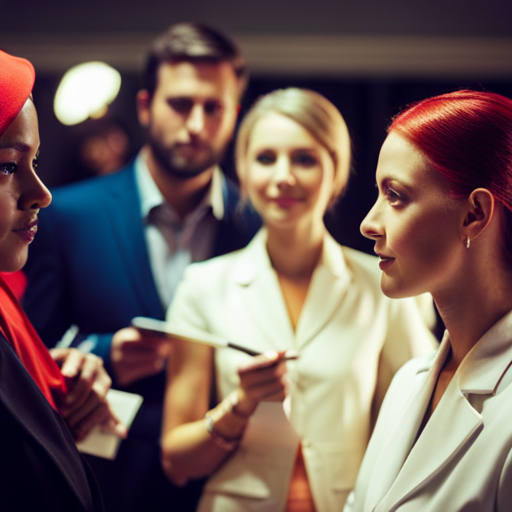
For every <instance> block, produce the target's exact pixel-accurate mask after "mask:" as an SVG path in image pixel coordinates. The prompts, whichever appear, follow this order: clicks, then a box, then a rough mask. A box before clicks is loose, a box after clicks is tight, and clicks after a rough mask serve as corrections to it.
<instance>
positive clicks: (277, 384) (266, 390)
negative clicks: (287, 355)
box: [238, 352, 288, 402]
mask: <svg viewBox="0 0 512 512" xmlns="http://www.w3.org/2000/svg"><path fill="white" fill-rule="evenodd" d="M283 357H284V353H278V352H268V353H266V354H263V355H260V356H256V357H254V358H253V359H252V360H251V361H250V362H248V363H247V364H244V365H242V366H241V367H240V368H239V369H238V375H239V377H240V387H241V388H242V392H243V395H244V398H245V399H246V401H252V402H261V401H282V400H284V398H285V396H286V389H287V382H288V379H287V376H286V364H285V362H284V361H283Z"/></svg>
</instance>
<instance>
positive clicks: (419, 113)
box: [388, 90, 512, 210]
mask: <svg viewBox="0 0 512 512" xmlns="http://www.w3.org/2000/svg"><path fill="white" fill-rule="evenodd" d="M392 131H393V132H395V133H397V134H399V135H401V136H402V137H404V138H405V139H407V140H408V141H409V142H411V143H412V144H414V145H415V146H416V147H417V148H418V149H419V150H420V151H421V152H422V153H423V154H424V155H425V156H426V157H427V158H428V160H429V161H430V163H431V165H432V167H433V168H434V169H435V170H436V171H438V172H440V173H441V174H442V175H443V176H445V177H446V179H447V180H448V184H449V188H450V192H451V193H452V195H453V196H454V197H457V198H464V197H468V196H469V195H470V194H471V192H472V191H473V190H474V189H476V188H479V187H483V188H486V189H487V190H489V191H490V192H491V193H492V194H493V195H494V197H495V198H496V199H497V200H498V201H499V202H500V203H502V204H503V205H504V206H505V207H506V208H507V209H508V210H512V100H510V99H508V98H505V97H504V96H500V95H499V94H494V93H490V92H478V91H468V90H462V91H456V92H452V93H448V94H442V95H440V96H435V97H433V98H428V99H426V100H423V101H420V102H418V103H416V104H414V105H412V106H411V107H409V108H408V109H407V110H405V111H404V112H402V113H401V114H399V115H398V116H397V117H396V118H395V119H394V120H393V122H392V123H391V125H390V127H389V128H388V133H390V132H392Z"/></svg>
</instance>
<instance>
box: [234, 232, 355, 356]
mask: <svg viewBox="0 0 512 512" xmlns="http://www.w3.org/2000/svg"><path fill="white" fill-rule="evenodd" d="M266 241H267V233H266V231H265V229H262V230H260V231H259V232H258V234H257V235H256V236H255V238H254V239H253V240H252V242H251V243H250V244H249V245H248V246H247V248H246V249H245V250H244V251H243V252H242V253H241V255H240V258H239V260H238V262H237V267H236V269H235V274H234V275H235V280H236V281H237V283H238V284H239V285H240V286H241V288H242V297H243V299H244V305H245V307H246V310H247V313H248V315H250V316H251V317H252V318H253V319H254V325H255V326H257V328H258V329H260V330H261V331H262V333H261V334H262V336H263V337H264V339H266V340H269V341H271V344H272V347H273V348H275V349H276V350H286V349H288V348H291V347H293V348H295V349H297V350H300V349H302V348H303V347H304V346H305V345H306V344H307V343H309V342H310V341H311V340H312V339H314V338H315V336H316V335H317V334H318V332H319V331H321V330H322V328H323V327H324V326H325V324H326V323H327V322H329V320H330V319H331V317H332V316H333V315H334V314H335V312H336V311H337V309H338V308H339V304H340V302H341V300H342V299H343V297H344V296H345V294H346V291H347V288H348V286H349V284H350V273H349V271H348V269H347V267H346V264H345V260H344V258H343V254H342V252H341V248H340V246H339V245H338V244H337V243H336V242H335V241H334V239H333V238H332V237H331V236H330V235H326V237H325V240H324V248H323V252H322V260H321V262H320V264H319V265H318V267H317V268H316V269H315V272H314V274H313V277H312V280H311V284H310V287H309V291H308V295H307V297H306V302H305V304H304V307H303V309H302V312H301V315H300V318H299V322H298V325H297V329H296V331H295V332H294V330H293V327H292V324H291V322H290V319H289V315H288V310H287V308H286V304H285V302H284V299H283V294H282V292H281V288H280V286H279V281H278V278H277V274H276V272H275V271H274V269H273V268H272V265H271V262H270V259H269V256H268V253H267V249H266ZM262 318H264V319H265V321H264V322H262Z"/></svg>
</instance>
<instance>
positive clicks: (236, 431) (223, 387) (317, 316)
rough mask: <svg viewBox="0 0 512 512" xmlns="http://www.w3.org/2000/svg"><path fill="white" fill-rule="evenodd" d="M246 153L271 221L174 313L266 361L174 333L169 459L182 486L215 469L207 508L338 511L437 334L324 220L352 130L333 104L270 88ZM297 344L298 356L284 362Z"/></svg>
mask: <svg viewBox="0 0 512 512" xmlns="http://www.w3.org/2000/svg"><path fill="white" fill-rule="evenodd" d="M236 152H237V168H238V173H239V178H240V182H241V185H242V191H243V192H244V194H245V195H246V196H247V197H248V199H249V200H250V201H251V203H252V205H253V206H254V208H255V209H256V210H257V212H258V213H259V214H260V215H261V217H262V219H263V223H264V227H263V229H262V230H261V231H260V232H259V233H258V234H257V235H256V237H255V238H254V240H253V241H252V242H251V243H250V244H249V246H248V247H246V248H245V249H243V250H241V251H237V252H235V253H231V254H229V255H226V256H222V257H219V258H216V259H213V260H211V261H209V262H205V263H200V264H194V265H192V266H191V267H190V269H189V270H187V272H186V275H185V278H184V281H183V283H182V284H181V285H180V287H179V289H178V291H177V295H176V299H175V301H174V303H173V306H172V307H171V309H170V311H169V313H168V320H169V321H170V322H171V323H172V324H174V325H175V326H176V327H181V328H187V329H195V330H200V331H208V332H210V333H213V334H216V335H220V336H223V337H225V338H227V339H229V340H231V341H236V342H238V343H243V344H244V345H246V346H247V347H250V348H252V349H254V350H256V351H258V352H262V353H264V355H261V356H256V357H254V358H251V357H249V356H247V355H245V354H243V353H239V352H236V351H234V350H229V349H226V350H217V351H214V350H213V349H211V348H209V347H207V346H204V345H199V344H194V343H187V342H176V345H175V350H174V351H173V354H172V357H171V358H170V360H169V366H168V385H167V393H166V401H165V419H164V428H163V463H164V468H165V471H166V473H167V475H168V477H169V478H170V479H171V480H173V481H175V482H178V483H180V482H181V483H184V482H185V481H187V480H189V479H191V478H199V477H203V476H209V479H208V482H207V484H206V487H205V490H204V493H203V496H202V499H201V503H200V505H199V510H200V511H219V512H220V511H222V512H230V511H246V510H247V511H249V510H250V511H269V512H270V511H272V512H276V511H284V510H286V511H290V512H291V511H297V512H298V511H304V512H305V511H317V512H327V511H335V510H340V509H341V508H342V507H343V504H344V502H345V500H346V497H347V495H348V493H349V491H350V490H351V489H352V487H353V485H354V483H355V477H356V474H357V470H358V467H359V464H360V462H361V459H362V456H363V453H364V451H365V448H366V444H367V441H368V438H369V435H370V430H371V418H372V411H374V410H375V408H378V405H379V400H380V397H381V396H382V395H383V393H384V391H385V389H386V388H387V385H388V383H389V380H390V376H391V375H393V374H394V373H395V372H396V370H397V369H398V368H399V367H400V366H401V365H402V364H403V363H404V362H405V361H407V360H408V359H409V358H410V357H411V356H413V355H417V354H420V353H424V352H427V351H429V350H431V349H432V347H433V338H432V335H431V334H430V331H429V330H428V328H427V327H426V326H425V324H424V322H423V319H422V317H421V314H420V312H419V310H418V307H417V303H416V302H415V301H414V300H412V299H408V300H404V301H398V302H393V301H390V300H388V299H387V298H386V297H385V296H384V295H383V294H382V293H381V291H380V287H379V268H378V261H377V259H376V258H374V257H373V256H369V255H366V254H363V253H360V252H358V251H355V250H353V249H349V248H347V247H342V246H340V245H339V244H338V243H337V242H335V241H334V239H333V238H332V237H331V236H330V235H329V233H328V232H327V230H326V228H325V225H324V222H323V217H324V214H325V211H326V210H327V208H329V207H330V206H331V205H332V204H333V203H334V202H335V201H336V199H337V198H338V197H339V195H340V194H341V192H342V191H343V189H344V188H345V186H346V184H347V180H348V176H349V167H350V137H349V133H348V130H347V127H346V124H345V122H344V120H343V118H342V116H341V114H340V113H339V111H338V110H337V109H336V108H335V107H334V106H333V105H332V104H331V103H330V102H329V101H328V100H327V99H325V98H324V97H323V96H321V95H319V94H317V93H315V92H312V91H308V90H302V89H285V90H278V91H274V92H272V93H270V94H268V95H266V96H264V97H263V98H262V99H260V100H259V101H258V102H257V103H256V104H255V106H254V107H253V108H252V110H251V111H250V112H249V113H248V114H247V116H246V117H245V119H244V121H243V123H242V126H241V129H240V133H239V136H238V140H237V147H236ZM290 349H293V350H294V351H297V352H298V354H299V358H298V359H297V360H296V361H288V362H285V361H284V357H283V355H284V354H285V353H286V351H289V350H290ZM212 386H213V389H212ZM212 395H213V396H214V397H215V402H216V403H217V405H216V406H215V407H214V408H213V409H210V397H211V396H212ZM285 397H287V398H286V401H285V406H284V407H283V400H285ZM285 411H286V412H285ZM205 415H206V416H205Z"/></svg>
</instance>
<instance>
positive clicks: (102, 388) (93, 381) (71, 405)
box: [63, 354, 112, 415]
mask: <svg viewBox="0 0 512 512" xmlns="http://www.w3.org/2000/svg"><path fill="white" fill-rule="evenodd" d="M79 372H80V373H79V374H78V375H77V376H76V377H75V378H74V379H72V380H71V381H70V382H68V394H67V396H66V400H65V404H64V407H63V409H64V411H65V413H66V414H67V415H69V414H72V413H74V412H75V411H76V410H78V409H80V408H82V407H83V406H84V405H85V403H86V402H87V401H90V400H91V399H92V400H94V401H95V402H97V403H100V402H102V401H103V400H105V397H106V396H107V393H108V390H109V389H110V386H111V384H112V380H111V378H110V377H109V375H108V374H107V372H106V371H105V368H104V367H103V361H102V359H101V358H99V357H97V356H95V355H94V354H84V358H83V360H82V366H81V368H80V369H79Z"/></svg>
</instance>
